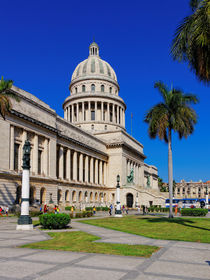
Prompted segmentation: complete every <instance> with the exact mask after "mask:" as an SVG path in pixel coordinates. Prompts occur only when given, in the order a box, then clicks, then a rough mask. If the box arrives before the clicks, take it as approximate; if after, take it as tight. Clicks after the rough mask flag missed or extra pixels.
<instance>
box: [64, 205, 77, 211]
mask: <svg viewBox="0 0 210 280" xmlns="http://www.w3.org/2000/svg"><path fill="white" fill-rule="evenodd" d="M72 207H73V208H74V210H75V207H74V206H66V207H65V210H66V211H71V208H72Z"/></svg>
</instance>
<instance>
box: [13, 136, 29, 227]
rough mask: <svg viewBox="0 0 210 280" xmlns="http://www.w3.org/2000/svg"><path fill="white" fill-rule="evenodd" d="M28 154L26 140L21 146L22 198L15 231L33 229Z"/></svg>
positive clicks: (27, 142)
mask: <svg viewBox="0 0 210 280" xmlns="http://www.w3.org/2000/svg"><path fill="white" fill-rule="evenodd" d="M30 152H31V144H30V142H29V141H28V140H26V141H25V144H24V146H23V165H22V168H23V173H22V196H21V215H20V218H19V219H18V224H17V227H16V229H17V230H31V229H33V224H32V219H31V217H30V216H29V190H30V185H29V176H30V174H29V171H30Z"/></svg>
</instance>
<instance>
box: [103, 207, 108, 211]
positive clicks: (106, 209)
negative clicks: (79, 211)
mask: <svg viewBox="0 0 210 280" xmlns="http://www.w3.org/2000/svg"><path fill="white" fill-rule="evenodd" d="M101 210H102V211H109V207H107V206H105V207H101Z"/></svg>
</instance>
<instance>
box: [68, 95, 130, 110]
mask: <svg viewBox="0 0 210 280" xmlns="http://www.w3.org/2000/svg"><path fill="white" fill-rule="evenodd" d="M82 98H85V99H89V98H100V99H101V98H104V99H110V100H112V101H113V100H114V101H116V102H120V103H121V104H122V105H123V107H124V109H125V110H126V104H125V102H124V101H123V99H122V98H121V97H119V96H116V95H114V94H110V93H100V92H95V93H88V92H85V93H75V94H73V95H71V96H68V97H67V98H66V99H65V101H64V103H63V109H64V106H65V105H66V103H68V102H72V101H75V100H79V99H82ZM86 101H88V100H86Z"/></svg>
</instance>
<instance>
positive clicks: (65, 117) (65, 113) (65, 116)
mask: <svg viewBox="0 0 210 280" xmlns="http://www.w3.org/2000/svg"><path fill="white" fill-rule="evenodd" d="M67 116H68V114H67V108H66V109H65V110H64V119H65V120H67Z"/></svg>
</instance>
